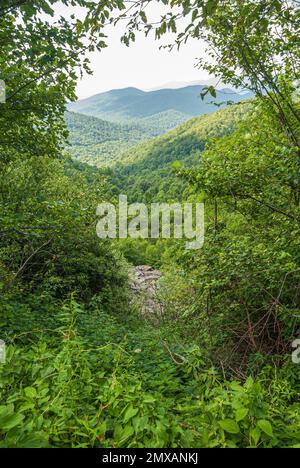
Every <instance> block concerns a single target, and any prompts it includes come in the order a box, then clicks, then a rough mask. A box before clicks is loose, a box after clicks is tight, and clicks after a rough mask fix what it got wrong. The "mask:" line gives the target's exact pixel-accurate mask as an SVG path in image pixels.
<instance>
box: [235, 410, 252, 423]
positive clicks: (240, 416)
mask: <svg viewBox="0 0 300 468" xmlns="http://www.w3.org/2000/svg"><path fill="white" fill-rule="evenodd" d="M248 413H249V410H248V409H247V408H240V409H238V410H237V411H236V413H235V419H236V421H237V422H239V421H242V420H243V419H245V417H246V416H247V414H248Z"/></svg>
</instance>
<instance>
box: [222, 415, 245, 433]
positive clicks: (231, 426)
mask: <svg viewBox="0 0 300 468" xmlns="http://www.w3.org/2000/svg"><path fill="white" fill-rule="evenodd" d="M219 424H220V426H221V428H222V429H224V431H226V432H229V434H239V432H240V428H239V425H238V424H237V423H236V421H234V420H233V419H223V421H219Z"/></svg>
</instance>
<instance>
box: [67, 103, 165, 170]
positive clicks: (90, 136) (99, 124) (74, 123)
mask: <svg viewBox="0 0 300 468" xmlns="http://www.w3.org/2000/svg"><path fill="white" fill-rule="evenodd" d="M65 121H66V124H67V126H68V129H69V144H70V148H69V150H70V152H71V154H72V156H73V158H75V159H76V160H79V161H80V162H84V163H88V164H91V165H95V166H100V167H105V166H109V165H111V164H112V163H113V161H114V160H115V159H117V158H120V157H121V155H122V154H123V153H124V152H125V151H126V150H128V149H129V148H130V147H131V146H134V145H136V144H138V143H139V142H141V141H143V140H146V139H149V138H151V137H153V136H155V135H157V133H155V132H154V131H153V130H151V125H150V123H149V127H150V129H149V130H148V129H147V128H144V127H141V126H139V125H137V124H134V123H131V124H119V123H113V122H107V121H105V120H101V119H98V118H97V117H92V116H88V115H84V114H77V113H75V112H66V114H65Z"/></svg>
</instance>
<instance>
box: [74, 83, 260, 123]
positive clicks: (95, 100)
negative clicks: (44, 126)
mask: <svg viewBox="0 0 300 468" xmlns="http://www.w3.org/2000/svg"><path fill="white" fill-rule="evenodd" d="M203 88H204V86H200V85H196V86H186V87H184V88H179V89H160V90H155V91H148V92H146V91H142V90H140V89H137V88H125V89H116V90H112V91H108V92H105V93H100V94H96V95H95V96H92V97H90V98H88V99H83V100H80V101H77V102H75V103H71V104H69V106H68V110H70V111H73V112H79V113H81V114H86V115H89V116H94V117H98V118H101V119H105V120H108V121H113V122H124V121H134V120H138V121H139V122H140V123H143V120H144V119H149V118H153V117H155V116H156V115H157V114H159V119H160V120H161V119H163V118H164V114H165V113H166V114H165V119H169V120H170V122H171V120H172V116H173V115H174V117H175V116H176V119H177V121H178V119H180V120H181V121H185V120H188V119H189V118H191V117H195V116H198V115H202V114H207V113H211V112H215V111H216V110H217V109H218V107H217V106H216V105H215V104H219V105H224V106H225V105H226V104H225V103H226V102H227V101H231V102H233V103H237V102H240V101H242V100H245V99H249V98H250V97H252V95H251V93H243V94H241V93H238V92H236V91H233V90H231V89H228V88H225V89H221V90H218V91H217V97H216V99H213V98H212V97H211V96H210V95H209V96H206V98H205V100H204V101H202V100H201V98H200V94H201V92H202V91H203ZM212 101H214V103H215V104H213V103H212ZM222 103H224V104H222Z"/></svg>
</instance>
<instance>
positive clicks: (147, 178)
mask: <svg viewBox="0 0 300 468" xmlns="http://www.w3.org/2000/svg"><path fill="white" fill-rule="evenodd" d="M250 109H251V102H247V101H245V102H242V103H240V104H239V105H234V106H229V107H226V108H224V109H220V110H219V111H216V112H215V113H211V114H207V115H202V116H200V117H194V118H192V119H191V120H189V121H187V122H185V123H183V124H182V125H180V126H178V127H177V128H175V129H173V130H171V131H170V132H167V133H166V134H164V135H162V136H159V137H157V138H154V139H151V140H149V141H146V142H143V143H140V144H138V145H136V146H134V147H133V148H131V149H129V150H128V151H127V152H126V153H124V154H123V155H122V157H121V158H120V160H119V162H118V165H117V166H114V168H113V171H110V173H112V174H113V175H112V177H113V180H114V182H115V183H116V185H118V186H119V187H120V189H122V190H123V191H125V192H126V193H128V194H129V195H130V197H132V198H133V199H134V198H136V199H141V200H144V201H145V200H146V201H151V200H154V201H155V200H157V199H161V200H164V201H166V200H176V199H180V198H181V197H182V190H184V188H185V187H184V186H185V184H184V183H183V181H181V180H180V179H179V178H178V177H176V176H174V173H173V171H172V165H173V163H175V162H181V163H183V164H186V165H191V164H197V163H199V161H200V159H201V153H202V152H203V151H204V149H205V147H206V145H207V144H208V143H209V141H210V140H211V139H212V138H220V137H221V136H223V135H225V134H230V133H232V132H233V131H234V129H235V128H236V127H237V126H238V124H239V123H240V122H241V121H242V120H243V119H245V118H246V116H247V113H248V112H249V111H250Z"/></svg>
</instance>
